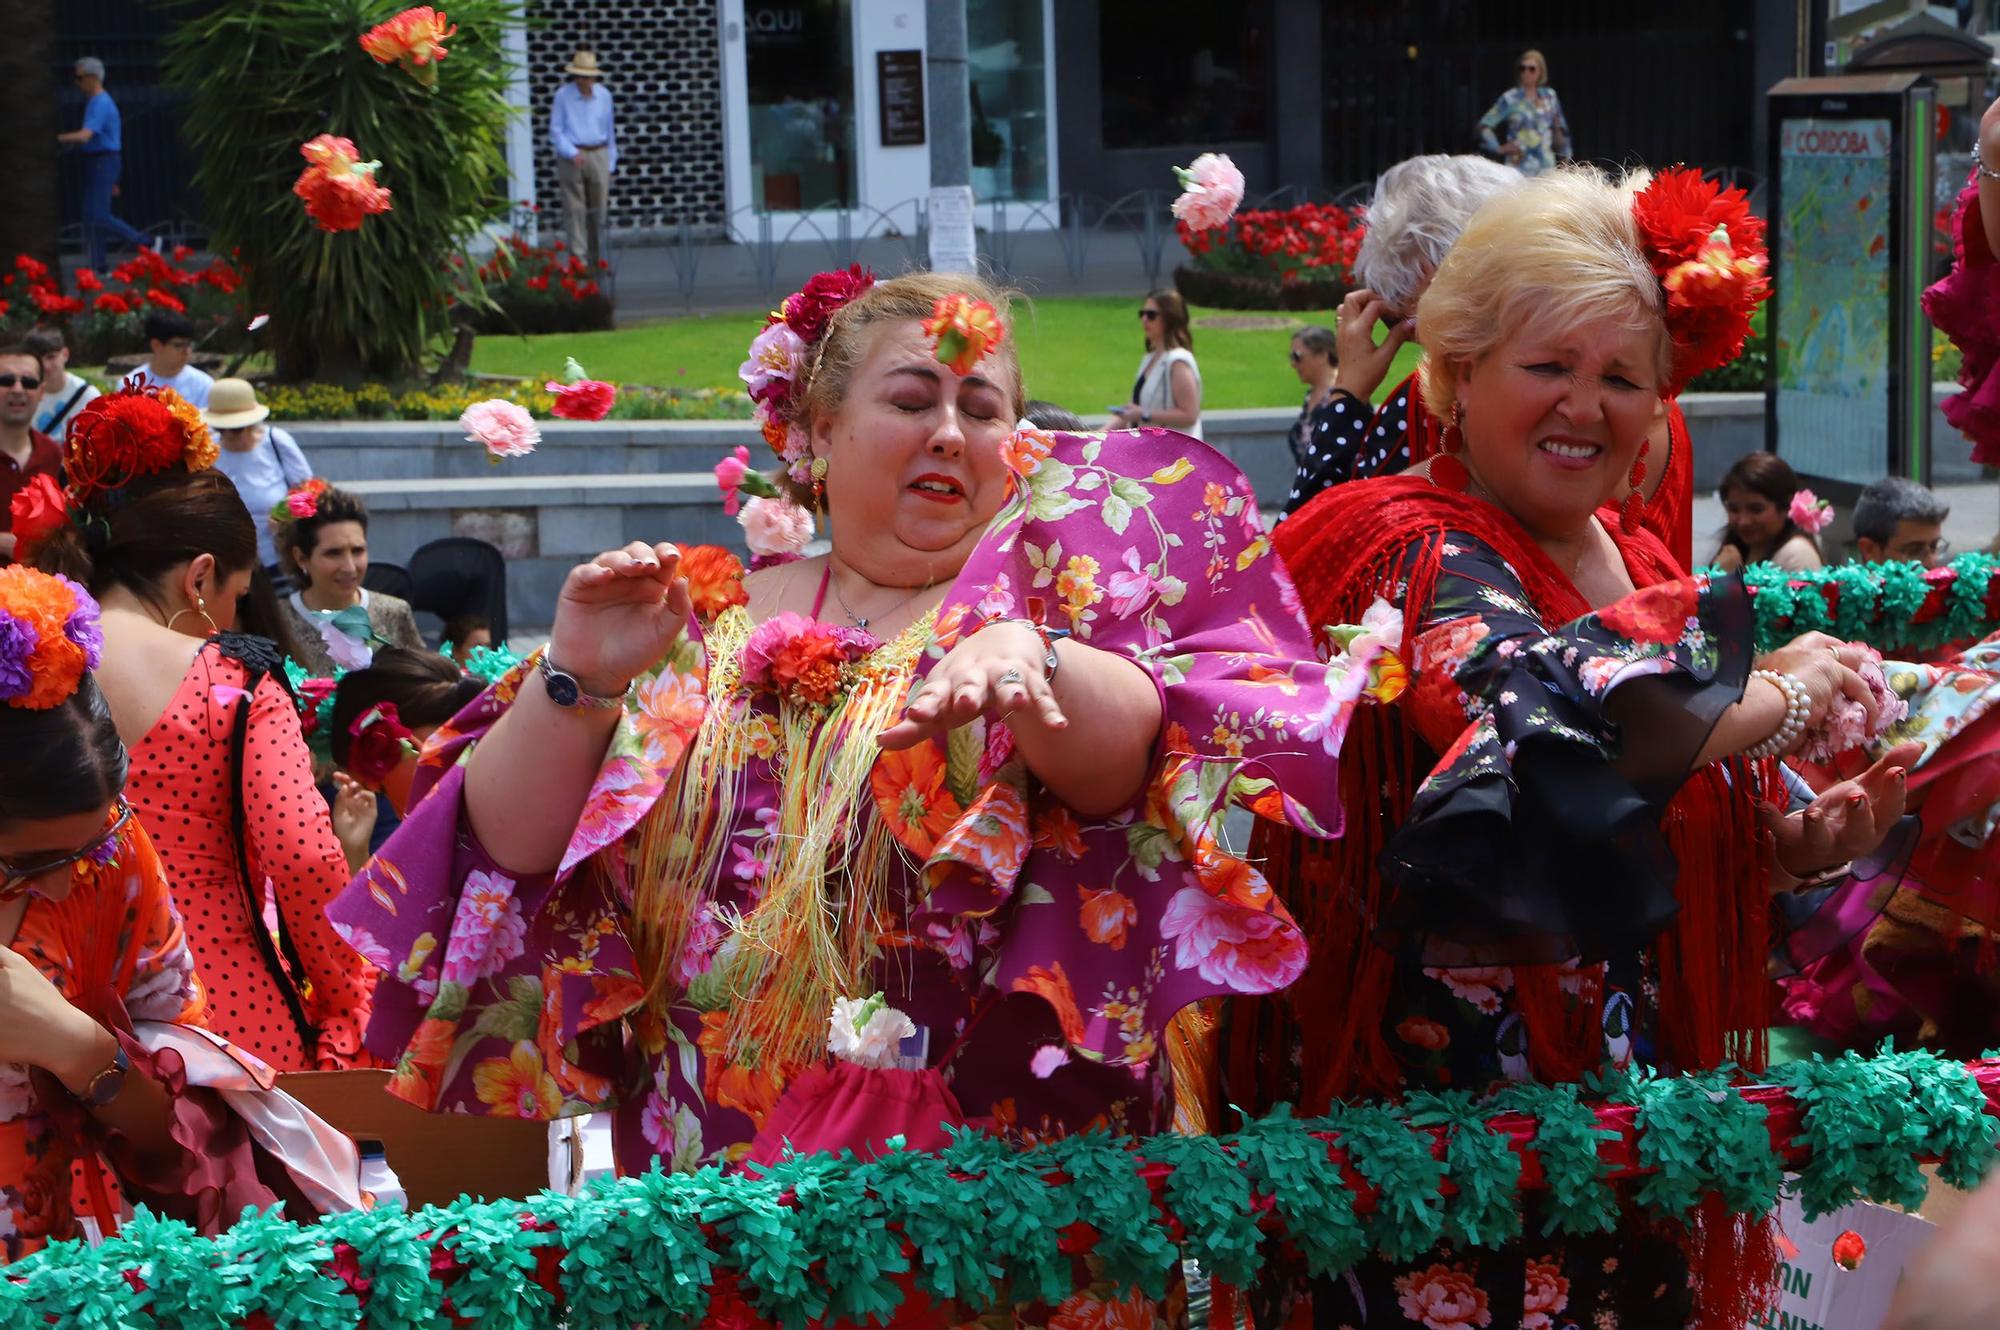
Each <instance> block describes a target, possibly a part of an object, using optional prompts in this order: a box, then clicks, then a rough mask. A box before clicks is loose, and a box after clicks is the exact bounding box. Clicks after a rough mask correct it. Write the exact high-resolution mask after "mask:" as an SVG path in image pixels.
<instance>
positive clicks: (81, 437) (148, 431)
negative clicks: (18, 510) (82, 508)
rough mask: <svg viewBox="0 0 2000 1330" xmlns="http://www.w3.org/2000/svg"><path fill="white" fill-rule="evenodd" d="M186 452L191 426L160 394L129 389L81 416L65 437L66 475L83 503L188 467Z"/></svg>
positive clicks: (109, 396)
mask: <svg viewBox="0 0 2000 1330" xmlns="http://www.w3.org/2000/svg"><path fill="white" fill-rule="evenodd" d="M187 447H188V430H187V426H186V424H185V423H184V422H183V421H182V420H181V419H180V418H179V417H178V416H176V415H175V414H174V411H173V407H172V406H171V404H170V403H168V402H167V401H166V400H165V399H164V398H163V396H162V394H161V392H160V391H159V390H158V389H154V388H132V387H125V388H121V389H119V390H118V391H117V392H113V393H106V394H105V395H104V396H102V397H99V398H97V399H95V400H94V401H92V402H91V403H90V405H88V406H86V407H84V408H83V410H81V411H79V412H78V413H77V416H76V419H75V420H74V421H72V422H71V423H70V427H69V429H68V430H67V431H66V432H65V434H64V436H63V471H64V474H66V475H67V476H68V477H69V487H70V492H71V494H73V495H74V496H75V497H76V499H77V501H78V502H79V503H81V502H84V501H86V500H88V499H89V498H90V496H91V495H93V494H95V493H97V492H99V491H101V490H109V489H117V488H119V487H121V486H123V485H125V484H127V483H129V482H130V481H132V480H134V479H135V478H137V477H139V476H150V475H154V474H157V473H158V472H161V471H166V470H169V469H170V468H173V467H176V466H183V465H185V464H186V458H187Z"/></svg>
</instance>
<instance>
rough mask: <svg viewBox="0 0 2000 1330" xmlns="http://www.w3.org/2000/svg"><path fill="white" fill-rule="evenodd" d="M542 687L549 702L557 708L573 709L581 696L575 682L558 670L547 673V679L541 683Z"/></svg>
mask: <svg viewBox="0 0 2000 1330" xmlns="http://www.w3.org/2000/svg"><path fill="white" fill-rule="evenodd" d="M542 687H543V688H545V689H546V690H547V691H548V694H549V701H551V702H553V703H555V704H556V705H557V706H559V707H573V706H575V705H576V703H577V699H578V698H579V697H580V696H582V692H581V690H580V689H578V688H577V686H576V680H574V679H572V678H570V677H569V676H568V675H567V674H564V673H562V672H561V671H558V670H551V671H550V672H549V676H548V678H546V679H544V680H543V681H542Z"/></svg>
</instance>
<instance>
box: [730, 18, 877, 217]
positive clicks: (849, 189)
mask: <svg viewBox="0 0 2000 1330" xmlns="http://www.w3.org/2000/svg"><path fill="white" fill-rule="evenodd" d="M849 4H850V0H792V2H791V3H784V4H768V3H762V2H761V0H746V3H745V4H744V6H743V35H744V82H745V84H746V86H747V88H748V91H749V104H750V199H751V205H752V206H753V207H755V208H756V209H757V210H758V211H759V212H800V211H810V210H811V209H814V208H851V207H853V206H854V202H855V197H854V196H855V185H854V152H855V148H854V36H853V31H854V30H853V24H852V16H851V14H850V13H849Z"/></svg>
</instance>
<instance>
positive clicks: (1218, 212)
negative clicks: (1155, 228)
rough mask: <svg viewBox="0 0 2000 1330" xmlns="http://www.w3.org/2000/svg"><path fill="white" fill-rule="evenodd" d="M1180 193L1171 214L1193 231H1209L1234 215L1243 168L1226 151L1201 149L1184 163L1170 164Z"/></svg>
mask: <svg viewBox="0 0 2000 1330" xmlns="http://www.w3.org/2000/svg"><path fill="white" fill-rule="evenodd" d="M1174 177H1175V179H1177V180H1179V181H1180V182H1181V196H1180V197H1179V198H1177V199H1175V200H1174V217H1175V218H1176V219H1177V220H1179V221H1183V222H1186V223H1187V224H1188V225H1189V226H1190V227H1192V228H1193V229H1195V230H1197V231H1212V230H1214V229H1215V228H1216V227H1218V226H1221V225H1222V224H1223V223H1224V222H1227V221H1228V220H1229V219H1230V218H1231V217H1234V216H1235V215H1236V208H1237V205H1239V204H1241V203H1242V202H1243V172H1242V171H1240V170H1238V169H1237V167H1236V163H1235V162H1232V161H1230V160H1229V155H1228V154H1227V153H1220V152H1205V153H1203V154H1202V155H1201V156H1199V157H1197V158H1195V159H1194V162H1193V163H1192V164H1191V165H1188V166H1176V167H1175V168H1174Z"/></svg>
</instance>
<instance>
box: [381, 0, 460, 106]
mask: <svg viewBox="0 0 2000 1330" xmlns="http://www.w3.org/2000/svg"><path fill="white" fill-rule="evenodd" d="M457 31H458V28H457V26H456V25H455V24H454V25H450V26H447V25H446V23H445V17H444V14H443V13H441V12H440V11H438V10H434V9H432V8H431V7H430V6H429V5H417V6H415V7H414V8H411V9H406V10H404V11H403V12H402V13H400V14H398V15H396V17H394V18H392V19H390V20H389V21H388V22H386V23H377V24H376V25H375V26H374V27H372V28H370V29H369V30H368V31H366V32H364V33H362V34H361V49H362V50H364V51H366V52H368V54H370V55H372V56H374V57H375V58H376V59H377V60H379V61H380V62H381V63H383V64H385V65H393V64H398V63H400V64H401V65H402V66H403V68H404V69H407V70H409V71H410V73H411V74H412V75H414V76H415V77H416V80H417V82H419V83H421V84H423V85H424V86H425V87H427V88H428V87H431V86H433V85H434V84H436V83H437V62H438V61H440V60H442V59H444V58H445V57H446V56H448V55H450V54H451V52H449V51H447V50H445V49H444V44H445V41H446V40H447V39H448V38H450V37H451V36H452V35H453V34H454V33H456V32H457Z"/></svg>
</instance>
